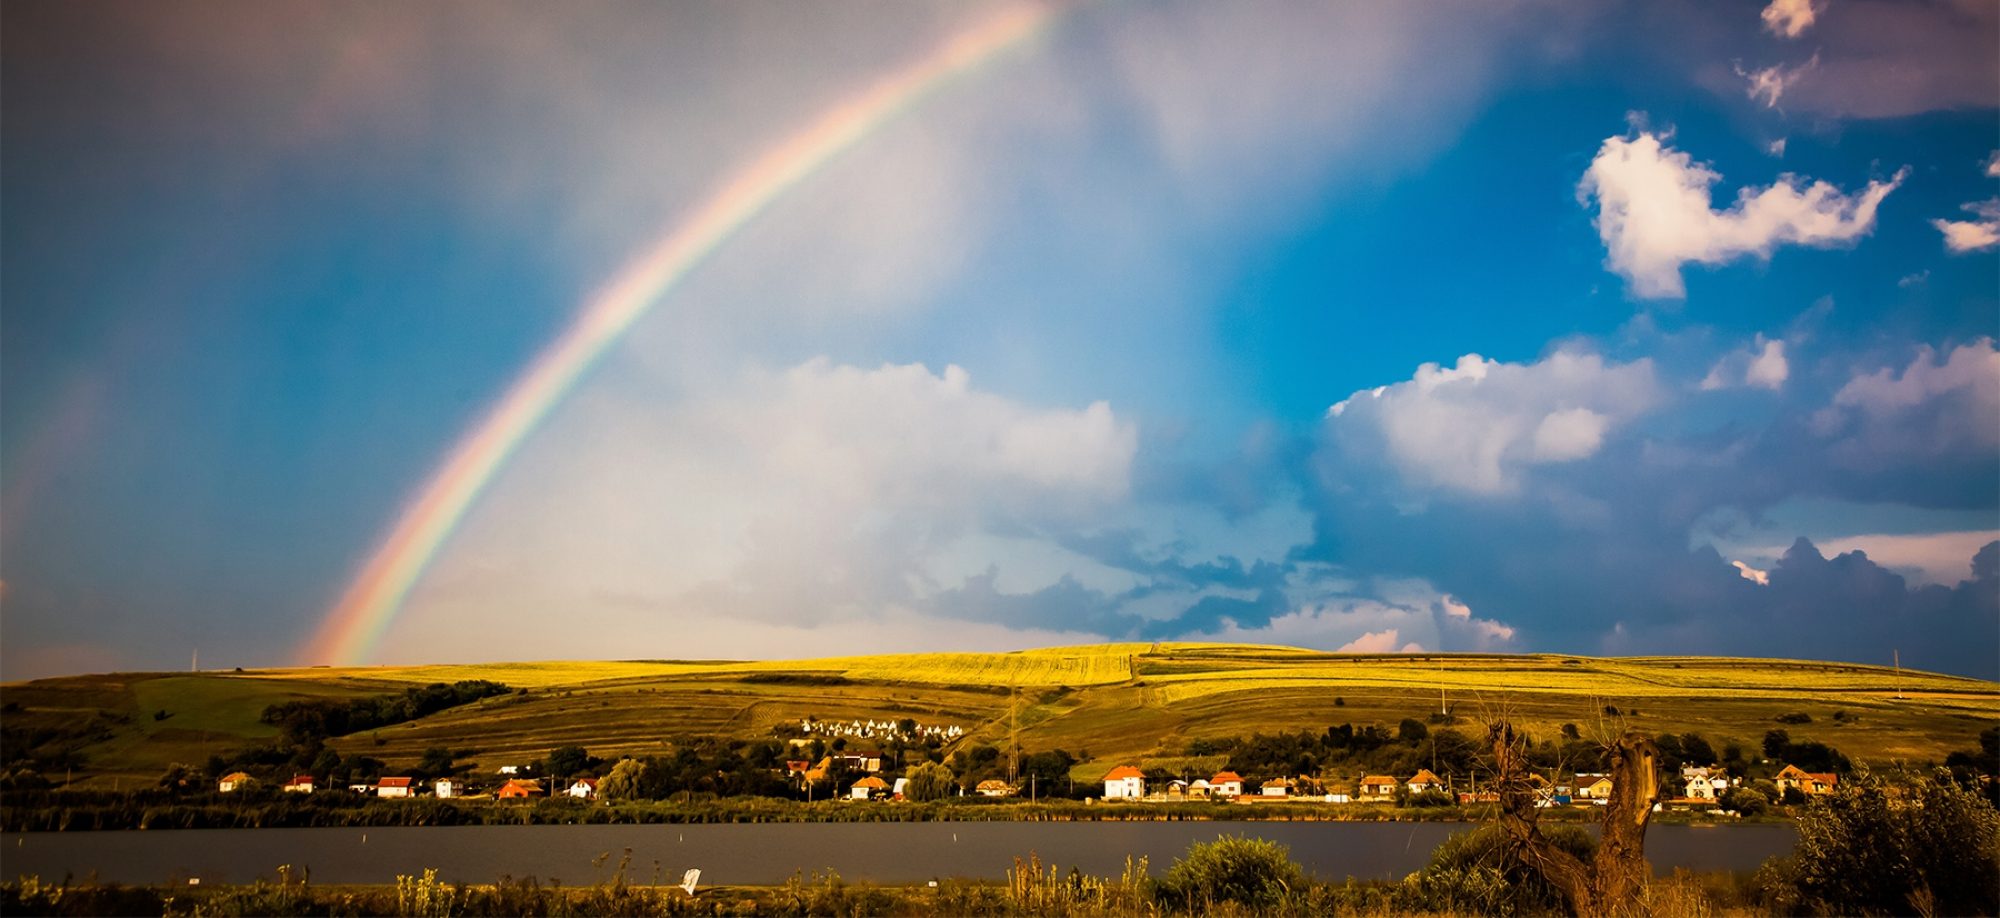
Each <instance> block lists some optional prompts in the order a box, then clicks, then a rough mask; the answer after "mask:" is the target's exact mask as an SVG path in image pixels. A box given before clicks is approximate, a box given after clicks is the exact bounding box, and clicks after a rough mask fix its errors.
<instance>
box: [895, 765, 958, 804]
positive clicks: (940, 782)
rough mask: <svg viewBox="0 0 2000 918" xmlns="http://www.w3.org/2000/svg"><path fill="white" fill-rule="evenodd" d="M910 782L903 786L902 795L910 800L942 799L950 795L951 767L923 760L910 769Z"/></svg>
mask: <svg viewBox="0 0 2000 918" xmlns="http://www.w3.org/2000/svg"><path fill="white" fill-rule="evenodd" d="M908 777H909V779H910V783H909V784H908V785H905V786H904V788H903V796H905V797H908V798H910V799H911V800H916V801H924V800H943V799H944V798H945V797H948V796H950V795H951V787H952V774H951V769H950V768H947V767H945V766H944V765H942V764H939V763H937V762H925V763H924V764H922V765H918V766H917V767H915V768H912V769H910V773H909V775H908Z"/></svg>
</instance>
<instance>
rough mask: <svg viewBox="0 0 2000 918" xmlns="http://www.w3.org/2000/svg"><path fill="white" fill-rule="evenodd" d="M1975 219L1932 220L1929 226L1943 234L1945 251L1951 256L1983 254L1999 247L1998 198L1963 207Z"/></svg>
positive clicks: (1999, 210)
mask: <svg viewBox="0 0 2000 918" xmlns="http://www.w3.org/2000/svg"><path fill="white" fill-rule="evenodd" d="M1965 209H1966V210H1968V211H1971V212H1972V214H1973V216H1974V218H1975V219H1971V220H1932V221H1931V225H1932V226H1934V227H1937V231H1938V232H1940V233H1943V234H1944V247H1945V250H1946V251H1948V252H1950V253H1952V254H1953V255H1965V254H1968V253H1971V252H1984V251H1986V250H1987V249H1990V248H1993V247H1995V246H2000V198H1989V199H1987V200H1984V201H1975V202H1973V203H1971V204H1967V205H1965Z"/></svg>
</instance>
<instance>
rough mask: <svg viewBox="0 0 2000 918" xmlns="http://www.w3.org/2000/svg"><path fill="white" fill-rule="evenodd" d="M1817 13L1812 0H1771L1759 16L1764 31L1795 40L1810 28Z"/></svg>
mask: <svg viewBox="0 0 2000 918" xmlns="http://www.w3.org/2000/svg"><path fill="white" fill-rule="evenodd" d="M1818 15H1819V11H1818V10H1817V9H1815V8H1814V7H1813V3H1812V0H1771V5H1770V6H1767V7H1764V12H1763V13H1762V14H1761V16H1762V18H1763V20H1764V30H1765V31H1767V32H1770V33H1771V34H1773V35H1776V36H1778V37H1780V38H1797V37H1799V36H1800V35H1803V34H1805V31H1806V30H1807V29H1810V28H1812V24H1813V20H1814V19H1815V18H1817V17H1818Z"/></svg>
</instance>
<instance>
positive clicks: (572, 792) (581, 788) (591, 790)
mask: <svg viewBox="0 0 2000 918" xmlns="http://www.w3.org/2000/svg"><path fill="white" fill-rule="evenodd" d="M563 793H564V794H567V795H569V796H571V797H575V798H576V799H578V800H589V799H592V798H594V797H596V796H597V779H596V778H578V779H576V783H574V784H571V785H570V786H569V788H568V789H567V790H564V791H563Z"/></svg>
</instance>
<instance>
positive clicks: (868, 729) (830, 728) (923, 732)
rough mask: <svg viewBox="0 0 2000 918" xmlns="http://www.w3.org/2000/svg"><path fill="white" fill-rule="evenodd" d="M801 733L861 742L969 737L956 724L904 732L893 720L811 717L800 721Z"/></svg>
mask: <svg viewBox="0 0 2000 918" xmlns="http://www.w3.org/2000/svg"><path fill="white" fill-rule="evenodd" d="M799 732H800V733H803V734H805V735H807V736H813V735H815V734H817V735H820V736H836V737H839V736H851V737H855V738H857V739H876V738H881V739H901V740H905V741H922V740H925V739H931V738H936V739H938V740H940V741H942V742H947V743H948V742H951V741H952V740H955V739H958V738H959V737H961V736H964V735H965V728H964V727H960V726H958V725H956V724H917V725H916V728H915V729H913V730H904V729H903V726H902V724H900V723H898V722H896V721H893V720H849V721H838V720H818V719H815V718H811V717H807V718H803V719H801V720H800V721H799Z"/></svg>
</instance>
